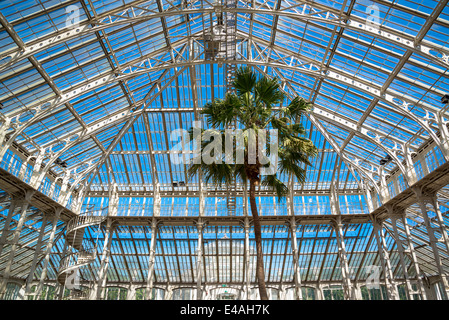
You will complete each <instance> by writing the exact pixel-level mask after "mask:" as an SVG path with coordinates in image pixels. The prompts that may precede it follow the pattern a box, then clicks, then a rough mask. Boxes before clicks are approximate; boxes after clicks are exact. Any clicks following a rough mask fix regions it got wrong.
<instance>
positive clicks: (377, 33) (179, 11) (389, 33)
mask: <svg viewBox="0 0 449 320" xmlns="http://www.w3.org/2000/svg"><path fill="white" fill-rule="evenodd" d="M444 5H445V4H444V2H440V4H439V7H440V8H441V10H442V8H444ZM216 12H230V13H237V14H238V13H240V14H244V15H254V14H262V15H264V14H266V15H274V16H282V17H288V18H291V19H294V20H299V21H314V22H321V23H326V24H330V25H334V26H337V27H342V28H348V29H351V30H357V31H359V32H362V33H365V34H367V35H370V36H373V37H375V38H379V39H382V40H385V41H388V42H392V43H394V44H395V45H397V46H399V47H402V48H405V49H408V50H412V51H413V52H416V53H419V54H420V55H422V56H424V57H426V58H428V59H430V60H432V61H434V62H435V63H437V64H439V65H441V66H443V67H445V68H447V67H448V66H449V51H448V50H443V49H441V48H440V46H438V45H436V44H426V45H423V44H416V43H415V41H414V39H413V37H410V36H404V35H403V34H401V33H400V32H398V31H396V30H393V29H391V28H387V27H380V28H379V27H377V26H376V25H367V24H366V21H364V19H362V18H360V17H357V16H350V17H348V16H345V15H342V14H341V13H340V12H339V11H338V10H336V9H334V8H331V7H327V6H324V5H319V4H317V3H314V2H312V1H286V2H285V3H284V4H283V5H281V6H280V7H278V8H275V7H271V6H270V5H269V4H268V3H267V2H255V3H254V6H251V5H250V4H247V6H242V7H239V6H238V7H237V8H232V7H226V6H222V5H217V4H216V3H215V2H212V1H211V2H209V1H207V0H205V1H201V2H190V3H184V2H182V3H181V4H179V5H174V4H172V3H170V5H168V6H166V7H165V8H164V9H161V8H160V5H158V1H157V0H155V1H151V2H150V3H146V4H144V5H141V6H139V5H135V4H134V3H131V4H128V5H125V6H122V7H119V8H114V9H113V10H111V11H109V12H104V13H102V14H101V15H99V16H97V17H95V18H93V19H91V20H90V21H86V23H85V24H83V25H80V26H78V27H75V28H72V29H68V30H63V31H60V32H58V33H54V34H50V35H47V36H46V37H45V40H42V41H36V42H33V43H30V44H27V46H26V47H24V48H22V49H19V50H16V51H13V52H9V53H5V54H3V55H0V62H2V64H1V65H0V71H1V70H3V69H5V68H7V67H9V66H10V65H13V64H15V63H17V62H19V61H21V60H23V59H26V58H28V57H30V56H32V55H35V54H37V53H39V52H42V51H43V50H46V49H48V48H49V47H52V46H55V45H58V44H61V43H64V42H66V41H68V40H71V39H74V38H77V37H81V36H84V35H88V34H92V33H95V32H99V31H103V30H105V29H107V28H112V27H115V26H120V25H124V24H132V23H138V22H142V21H147V20H151V19H156V18H166V17H170V16H177V15H183V16H188V15H191V14H203V15H207V14H212V13H216Z"/></svg>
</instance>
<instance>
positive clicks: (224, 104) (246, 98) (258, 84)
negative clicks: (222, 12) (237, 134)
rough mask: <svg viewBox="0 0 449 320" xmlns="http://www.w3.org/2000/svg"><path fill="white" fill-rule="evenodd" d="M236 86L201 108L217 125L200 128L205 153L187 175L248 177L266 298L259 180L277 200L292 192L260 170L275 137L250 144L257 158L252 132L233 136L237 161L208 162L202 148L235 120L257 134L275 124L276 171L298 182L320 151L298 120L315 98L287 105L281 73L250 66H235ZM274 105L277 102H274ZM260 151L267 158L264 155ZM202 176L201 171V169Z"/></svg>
mask: <svg viewBox="0 0 449 320" xmlns="http://www.w3.org/2000/svg"><path fill="white" fill-rule="evenodd" d="M234 86H235V89H236V92H237V93H236V94H235V93H229V92H228V93H226V95H225V98H224V99H215V100H214V101H212V102H209V103H207V104H206V105H205V106H204V107H203V109H202V110H201V114H203V115H205V117H206V119H207V122H208V124H209V125H210V127H212V128H214V130H213V133H214V134H212V135H211V134H210V133H211V130H209V134H208V135H207V137H206V136H205V135H204V134H205V132H206V131H205V130H202V131H201V135H202V136H200V138H201V139H202V140H201V148H202V149H201V150H203V152H202V153H203V157H202V155H201V154H198V155H197V156H196V157H195V158H196V161H192V162H191V163H190V165H189V168H188V175H189V178H192V177H193V176H195V175H197V174H199V173H200V172H201V174H202V175H203V176H204V179H205V182H206V183H208V182H212V183H213V184H214V185H216V186H218V185H224V184H226V185H230V184H231V183H233V182H234V179H240V180H241V181H242V182H243V183H244V185H245V186H246V183H247V182H248V181H249V199H250V206H251V214H252V217H253V223H254V234H255V241H256V251H257V265H256V276H257V281H258V285H259V293H260V298H261V299H262V300H268V296H267V291H266V286H265V276H264V267H263V253H262V237H261V226H260V220H259V215H258V211H257V205H256V186H258V185H260V184H261V185H262V186H265V187H268V188H269V189H272V190H274V192H275V193H276V195H277V197H278V201H280V200H281V199H283V198H285V197H286V196H287V195H288V194H289V188H288V187H287V186H286V185H285V184H284V183H283V182H282V181H281V180H279V179H278V174H277V173H276V174H272V175H264V176H261V170H263V168H266V167H269V166H270V164H271V162H272V161H274V160H273V159H274V158H272V157H271V158H270V159H268V157H269V156H271V155H272V154H270V152H268V148H267V146H268V143H269V141H271V140H270V138H271V139H273V137H272V136H271V137H270V136H268V137H267V139H266V140H265V143H266V145H265V146H263V143H264V142H263V141H262V142H261V145H258V144H257V143H256V147H254V146H251V147H250V148H252V150H253V151H252V154H253V155H254V148H256V149H257V150H256V152H255V154H256V160H255V161H248V153H249V152H250V151H249V144H248V141H250V142H251V141H254V140H249V139H248V137H249V135H246V136H244V139H243V141H244V143H243V144H242V143H240V144H238V143H237V142H233V144H234V145H233V146H234V149H233V156H234V157H235V156H236V154H237V151H238V150H239V151H243V152H244V159H243V163H238V162H242V161H236V162H237V163H235V164H232V163H226V161H215V162H212V163H210V161H209V162H208V163H206V161H204V152H205V150H208V149H207V147H208V146H209V147H210V145H211V143H212V142H213V141H214V140H215V139H216V138H217V137H218V138H219V136H221V141H225V130H223V128H227V127H229V126H230V125H231V124H232V123H240V125H241V127H243V129H242V130H243V131H244V132H249V131H250V130H248V129H253V130H254V131H253V132H254V133H255V135H256V137H257V139H259V137H260V135H261V133H264V132H266V130H267V129H276V130H277V132H278V137H277V141H275V143H276V144H277V149H278V150H277V153H278V158H277V167H276V168H277V172H278V173H280V174H281V175H285V176H288V177H290V178H292V177H293V176H294V177H296V178H297V179H298V181H299V182H300V183H304V181H305V173H306V169H305V167H306V166H303V165H304V164H305V165H308V166H310V165H311V163H310V162H309V158H310V157H314V156H316V154H317V151H318V150H317V148H316V147H315V146H314V145H313V143H312V141H310V140H309V139H306V138H305V137H303V135H304V134H305V129H304V127H303V126H302V125H301V123H300V120H301V116H302V115H304V114H305V113H306V112H307V111H308V110H309V109H310V108H311V103H310V102H307V101H305V100H304V99H302V98H300V97H296V98H294V99H293V100H292V101H291V102H290V103H289V104H288V106H286V107H282V102H283V101H284V100H285V98H286V95H285V94H284V93H283V92H282V91H281V90H280V85H279V83H278V81H277V79H276V78H273V79H269V78H267V77H265V76H260V75H259V76H258V75H257V74H256V73H254V72H253V71H252V70H251V69H249V68H247V67H245V68H239V69H238V70H237V71H236V77H235V81H234ZM276 106H277V108H275V107H276ZM234 121H235V122H234ZM193 134H194V130H193V128H192V129H190V135H191V138H194V137H193ZM211 136H213V139H211ZM256 141H259V140H256ZM253 145H254V144H253ZM261 147H262V148H263V149H264V150H265V152H266V156H264V155H262V156H261V155H260V154H259V152H258V151H259V149H260V148H261ZM222 148H223V149H222V150H223V151H224V148H225V143H222ZM209 149H211V148H209ZM262 157H265V158H264V159H262ZM212 158H215V159H216V160H223V153H221V152H220V153H217V154H214V155H213V156H212ZM267 159H268V161H267ZM273 165H274V163H273ZM199 176H200V177H201V175H199Z"/></svg>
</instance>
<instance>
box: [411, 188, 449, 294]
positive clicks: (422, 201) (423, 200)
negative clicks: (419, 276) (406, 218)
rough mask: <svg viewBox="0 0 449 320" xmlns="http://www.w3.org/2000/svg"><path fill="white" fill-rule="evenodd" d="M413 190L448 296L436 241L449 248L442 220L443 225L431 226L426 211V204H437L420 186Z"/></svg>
mask: <svg viewBox="0 0 449 320" xmlns="http://www.w3.org/2000/svg"><path fill="white" fill-rule="evenodd" d="M413 191H414V192H415V194H416V197H417V199H418V204H419V207H420V209H421V213H422V217H423V219H424V224H425V226H426V229H427V234H428V236H429V241H430V247H431V248H432V252H433V256H434V258H435V264H436V267H437V269H438V273H439V274H440V278H441V281H442V283H443V286H444V290H445V291H446V296H448V297H449V284H448V279H447V275H446V274H445V272H444V270H443V264H442V259H441V256H440V252H439V250H438V242H443V244H444V245H445V246H446V248H447V249H448V250H449V248H448V241H447V233H446V230H445V228H444V222H443V225H442V224H440V223H438V227H436V228H434V227H432V224H431V221H430V218H429V215H428V213H427V204H430V205H432V206H433V207H434V209H435V207H436V206H438V204H434V200H433V199H432V197H429V196H425V195H424V194H423V192H422V190H421V189H420V188H416V187H413ZM435 211H436V210H435ZM438 211H439V210H438ZM436 214H437V217H438V213H436ZM440 214H441V212H440ZM441 219H442V218H441ZM437 220H438V219H437ZM435 232H438V233H440V234H441V235H442V236H441V239H437V238H436V236H435Z"/></svg>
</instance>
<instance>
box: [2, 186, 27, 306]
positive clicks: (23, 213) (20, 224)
mask: <svg viewBox="0 0 449 320" xmlns="http://www.w3.org/2000/svg"><path fill="white" fill-rule="evenodd" d="M33 194H34V192H31V191H27V192H26V194H25V199H24V200H23V201H22V203H21V208H20V217H19V221H18V222H17V226H16V228H15V230H14V232H13V235H12V239H11V242H10V244H11V249H10V251H9V255H8V259H7V260H6V267H5V270H4V271H3V280H2V282H1V283H0V297H4V295H5V293H6V286H7V284H8V280H9V276H10V273H11V267H12V264H13V262H14V257H15V254H16V250H17V245H18V244H19V238H20V233H21V232H22V228H23V225H24V223H25V220H26V217H27V211H28V207H29V204H30V200H31V197H32V196H33ZM7 238H8V235H7V234H5V242H4V243H6V240H7Z"/></svg>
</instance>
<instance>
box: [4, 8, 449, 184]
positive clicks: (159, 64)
mask: <svg viewBox="0 0 449 320" xmlns="http://www.w3.org/2000/svg"><path fill="white" fill-rule="evenodd" d="M74 10H75V11H74ZM76 10H79V11H78V12H79V14H80V19H79V24H78V25H77V26H75V27H74V25H73V24H72V20H70V21H69V22H70V23H68V17H69V18H73V16H72V14H74V13H75V12H77V11H76ZM373 10H374V11H373ZM376 10H379V11H378V13H379V15H378V17H379V20H378V21H379V25H372V21H375V18H376V15H377V13H376ZM0 12H1V15H0V22H1V25H2V27H1V29H0V41H1V44H2V45H1V49H0V50H1V51H0V83H1V86H0V102H1V104H2V109H1V110H0V112H1V115H2V119H3V126H2V129H3V130H2V133H1V135H0V137H1V138H2V139H3V137H4V136H5V135H6V137H8V140H7V141H6V140H5V141H4V143H3V146H2V149H1V155H2V156H3V155H4V154H5V152H6V150H7V149H8V148H9V147H10V146H13V147H14V148H19V149H21V150H22V151H25V152H26V153H27V154H29V155H34V156H38V154H39V150H41V152H42V151H43V152H45V153H44V154H45V157H44V158H43V163H44V165H45V170H47V169H48V170H49V172H53V173H54V174H55V175H56V176H61V178H62V176H63V175H64V171H65V170H68V171H69V172H71V173H72V176H71V178H70V182H71V184H72V185H74V186H75V187H76V188H81V185H82V184H83V185H84V187H86V188H90V189H91V190H96V191H107V190H108V185H109V184H110V183H112V182H116V183H118V184H119V187H120V188H122V190H152V185H153V184H154V182H155V181H158V183H160V184H161V186H162V187H163V189H162V190H170V189H172V190H173V187H172V185H173V182H176V181H182V180H181V179H182V178H183V177H184V178H185V167H184V168H183V167H181V166H178V167H177V166H176V165H174V164H172V163H171V162H170V161H168V160H169V156H168V151H169V150H170V147H171V142H170V141H169V132H170V131H171V130H174V129H177V128H181V127H182V128H184V129H188V128H189V127H191V123H192V121H193V119H195V114H197V111H198V110H199V109H200V108H201V106H202V105H204V104H205V103H206V102H207V101H209V100H211V99H213V98H216V97H222V96H223V95H224V92H225V90H226V83H225V80H226V79H225V72H224V67H225V65H226V63H230V64H236V65H249V66H251V67H252V68H254V69H255V70H257V71H259V72H260V73H264V74H267V75H268V76H274V77H278V78H279V79H280V80H281V82H282V84H283V90H284V91H285V92H286V93H288V94H289V95H290V96H295V95H300V96H302V97H304V98H306V99H309V100H310V101H312V102H313V103H314V109H313V111H312V112H311V114H310V115H309V117H308V119H307V120H305V121H306V128H307V129H308V135H309V137H310V138H311V139H312V140H313V141H314V142H315V143H316V145H317V146H318V148H320V156H319V157H317V159H315V163H314V167H313V168H312V169H311V170H309V176H308V178H309V179H308V180H309V184H306V185H305V186H299V185H297V186H295V189H296V190H298V191H301V190H302V191H304V190H314V191H317V190H326V189H329V187H330V181H331V180H332V176H333V175H335V173H334V170H335V168H336V167H337V166H335V165H334V164H335V163H338V162H340V159H341V160H342V162H343V164H342V166H341V169H340V189H343V190H348V191H351V190H356V189H359V188H360V187H361V185H362V184H363V183H368V184H371V185H372V186H375V184H376V183H377V182H378V180H379V176H378V170H379V161H380V160H381V159H382V158H384V157H385V156H386V155H390V156H391V157H392V159H393V161H391V162H390V163H389V164H387V165H385V166H384V170H385V171H386V173H392V172H394V171H396V170H399V171H401V170H403V165H402V162H403V161H404V159H405V153H406V152H408V151H410V152H416V151H417V150H418V149H419V148H420V147H421V146H422V145H423V144H424V143H425V142H426V141H427V140H428V139H434V140H436V141H439V139H438V136H437V134H438V131H439V129H438V123H437V120H436V119H437V117H436V114H437V113H438V112H439V111H441V108H442V104H441V101H440V99H441V96H442V95H444V94H445V93H447V92H449V80H448V73H447V72H448V66H449V61H448V55H449V45H448V41H449V38H448V34H449V18H448V17H449V7H448V5H447V1H439V2H438V1H386V0H380V1H374V2H372V1H346V0H343V1H326V0H323V1H248V2H247V1H238V2H237V6H236V8H235V9H234V8H228V7H226V6H220V5H218V4H217V3H214V2H209V1H173V2H172V1H162V0H155V1H131V2H130V1H93V0H84V1H43V0H34V1H2V2H1V4H0ZM221 13H223V14H227V13H236V17H237V19H236V20H237V21H236V39H237V54H236V58H235V59H232V60H230V59H228V58H227V57H224V58H222V59H217V58H216V59H209V58H207V57H206V54H205V43H204V35H203V32H204V30H209V29H210V28H211V27H212V26H215V25H217V23H218V17H219V16H220V14H221ZM73 21H75V20H73ZM206 58H207V59H206ZM442 114H443V116H444V115H446V111H445V110H443V111H442ZM437 144H438V143H437ZM405 146H406V148H405ZM444 156H448V157H449V155H444ZM58 158H59V159H62V161H65V162H66V163H67V169H65V168H62V167H61V166H60V165H58V164H55V160H56V159H58ZM45 170H44V173H45ZM43 178H44V175H42V176H40V177H38V180H37V181H35V184H36V186H39V183H40V181H41V180H42V179H43ZM185 181H187V179H186V178H185ZM357 181H358V182H362V184H360V185H357ZM164 188H165V189H164ZM187 188H190V189H188V190H192V191H194V190H196V189H195V188H197V186H196V182H195V181H191V182H187Z"/></svg>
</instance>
